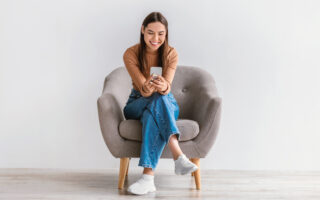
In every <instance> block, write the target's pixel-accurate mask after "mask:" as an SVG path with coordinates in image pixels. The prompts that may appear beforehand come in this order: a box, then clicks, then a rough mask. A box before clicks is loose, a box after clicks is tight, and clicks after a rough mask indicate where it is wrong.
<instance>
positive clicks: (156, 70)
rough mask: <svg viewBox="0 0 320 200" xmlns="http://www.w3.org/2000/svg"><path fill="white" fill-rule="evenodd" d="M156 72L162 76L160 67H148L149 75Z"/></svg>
mask: <svg viewBox="0 0 320 200" xmlns="http://www.w3.org/2000/svg"><path fill="white" fill-rule="evenodd" d="M152 74H156V75H161V76H162V67H158V66H152V67H151V68H150V75H152Z"/></svg>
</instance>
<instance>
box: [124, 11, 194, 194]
mask: <svg viewBox="0 0 320 200" xmlns="http://www.w3.org/2000/svg"><path fill="white" fill-rule="evenodd" d="M123 60H124V64H125V66H126V69H127V70H128V73H129V74H130V76H131V78H132V86H133V88H132V90H131V94H130V95H129V99H128V101H127V103H126V106H125V107H124V109H123V112H124V116H125V118H126V119H135V120H140V121H141V123H142V144H141V152H140V161H139V166H141V167H143V168H144V170H143V175H142V177H141V178H140V179H139V180H138V181H137V182H135V183H134V184H132V185H131V186H130V187H129V188H128V191H129V192H130V193H133V194H146V193H148V192H153V191H155V190H156V187H155V185H154V181H153V178H154V176H153V175H154V172H153V171H154V169H155V168H156V166H157V163H158V161H159V159H160V157H161V154H162V151H163V149H164V147H165V145H166V144H168V145H169V148H170V150H171V152H172V156H173V158H174V160H175V161H174V163H175V173H176V174H177V175H184V174H190V173H191V172H194V171H195V170H197V169H198V167H197V165H195V164H194V163H192V162H191V161H190V160H189V159H188V158H187V157H186V156H185V155H184V154H183V152H182V151H181V149H180V146H179V143H178V140H179V138H180V131H179V129H178V127H177V125H176V120H177V119H178V115H179V106H178V104H177V102H176V100H175V98H174V96H173V94H172V93H171V83H172V80H173V78H174V74H175V71H176V67H177V63H178V53H177V52H176V50H175V48H173V47H171V46H169V44H168V22H167V20H166V19H165V17H164V16H163V15H162V14H161V13H159V12H153V13H150V14H149V15H148V16H147V17H146V18H145V19H144V21H143V23H142V26H141V33H140V43H138V44H135V45H134V46H132V47H129V48H128V49H127V50H126V51H125V53H124V55H123ZM151 66H160V67H162V74H158V76H157V79H152V76H151V75H150V68H151ZM171 136H172V137H171Z"/></svg>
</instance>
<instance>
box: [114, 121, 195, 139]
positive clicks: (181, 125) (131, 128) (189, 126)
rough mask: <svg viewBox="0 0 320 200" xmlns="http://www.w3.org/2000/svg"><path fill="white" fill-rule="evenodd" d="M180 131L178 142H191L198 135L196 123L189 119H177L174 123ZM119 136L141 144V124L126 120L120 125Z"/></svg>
mask: <svg viewBox="0 0 320 200" xmlns="http://www.w3.org/2000/svg"><path fill="white" fill-rule="evenodd" d="M176 123H177V126H178V129H179V131H180V133H181V134H180V140H179V141H181V142H182V141H188V140H192V139H193V138H195V137H196V136H197V135H198V134H199V124H198V123H197V122H196V121H193V120H189V119H178V120H177V121H176ZM119 133H120V136H121V137H123V138H125V139H127V140H134V141H139V142H141V140H142V124H141V122H140V121H139V120H133V119H128V120H124V121H122V122H121V123H120V126H119Z"/></svg>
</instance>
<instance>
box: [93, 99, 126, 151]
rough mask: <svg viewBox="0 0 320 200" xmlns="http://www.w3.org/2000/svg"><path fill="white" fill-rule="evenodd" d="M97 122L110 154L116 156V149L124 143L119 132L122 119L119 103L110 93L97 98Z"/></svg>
mask: <svg viewBox="0 0 320 200" xmlns="http://www.w3.org/2000/svg"><path fill="white" fill-rule="evenodd" d="M97 105H98V114H99V123H100V128H101V132H102V136H103V139H104V141H105V143H106V145H107V146H108V148H109V150H110V152H111V154H112V155H113V156H114V157H117V156H118V155H117V154H118V152H117V149H118V147H119V146H121V145H123V144H124V141H125V140H124V139H123V138H121V137H120V134H119V129H118V127H119V124H120V122H121V121H123V120H124V117H123V114H122V111H121V109H120V105H119V103H118V102H117V100H116V98H115V97H114V95H113V94H111V93H103V94H102V95H101V96H100V97H99V98H98V100H97Z"/></svg>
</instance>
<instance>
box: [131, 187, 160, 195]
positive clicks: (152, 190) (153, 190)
mask: <svg viewBox="0 0 320 200" xmlns="http://www.w3.org/2000/svg"><path fill="white" fill-rule="evenodd" d="M156 190H157V189H156V188H152V189H150V190H149V191H147V192H146V193H134V192H132V191H130V190H127V192H128V193H130V194H135V195H144V194H148V193H149V192H155V191H156Z"/></svg>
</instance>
